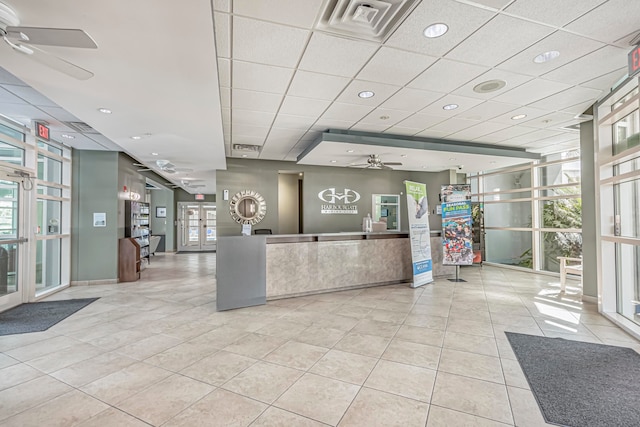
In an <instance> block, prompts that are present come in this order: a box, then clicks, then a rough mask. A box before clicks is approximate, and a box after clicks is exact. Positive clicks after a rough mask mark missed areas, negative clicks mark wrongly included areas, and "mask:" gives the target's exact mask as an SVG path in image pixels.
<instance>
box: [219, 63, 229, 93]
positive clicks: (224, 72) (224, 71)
mask: <svg viewBox="0 0 640 427" xmlns="http://www.w3.org/2000/svg"><path fill="white" fill-rule="evenodd" d="M218 81H219V82H220V86H222V87H231V60H229V59H226V58H218Z"/></svg>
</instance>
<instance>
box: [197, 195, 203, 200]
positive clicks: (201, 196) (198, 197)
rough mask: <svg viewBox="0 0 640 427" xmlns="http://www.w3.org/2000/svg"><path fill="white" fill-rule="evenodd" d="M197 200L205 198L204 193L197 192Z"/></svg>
mask: <svg viewBox="0 0 640 427" xmlns="http://www.w3.org/2000/svg"><path fill="white" fill-rule="evenodd" d="M196 200H204V194H196Z"/></svg>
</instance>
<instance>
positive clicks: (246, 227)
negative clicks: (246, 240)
mask: <svg viewBox="0 0 640 427" xmlns="http://www.w3.org/2000/svg"><path fill="white" fill-rule="evenodd" d="M242 235H243V236H251V224H242Z"/></svg>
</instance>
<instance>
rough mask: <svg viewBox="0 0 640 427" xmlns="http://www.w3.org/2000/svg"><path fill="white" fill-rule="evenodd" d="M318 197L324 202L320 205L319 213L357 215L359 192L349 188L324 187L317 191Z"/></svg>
mask: <svg viewBox="0 0 640 427" xmlns="http://www.w3.org/2000/svg"><path fill="white" fill-rule="evenodd" d="M318 198H319V199H320V200H322V201H323V202H324V204H322V205H321V206H320V213H321V214H348V215H357V214H358V205H356V202H357V201H358V200H360V193H358V192H357V191H355V190H351V189H350V188H345V189H344V190H342V191H336V189H335V187H334V188H325V189H324V190H322V191H321V192H319V193H318Z"/></svg>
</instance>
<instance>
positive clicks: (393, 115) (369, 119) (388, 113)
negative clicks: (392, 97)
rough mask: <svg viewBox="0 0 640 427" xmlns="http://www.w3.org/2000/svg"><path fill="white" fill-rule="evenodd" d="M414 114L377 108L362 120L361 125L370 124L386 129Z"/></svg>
mask: <svg viewBox="0 0 640 427" xmlns="http://www.w3.org/2000/svg"><path fill="white" fill-rule="evenodd" d="M411 114H412V113H411V112H409V111H402V110H390V109H387V108H376V109H375V110H373V111H372V112H371V113H369V114H368V115H367V116H365V117H364V118H362V119H361V120H360V124H370V125H379V126H385V129H386V128H388V127H390V126H393V125H395V124H396V123H398V122H400V121H402V120H404V119H406V118H407V117H408V116H410V115H411Z"/></svg>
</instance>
